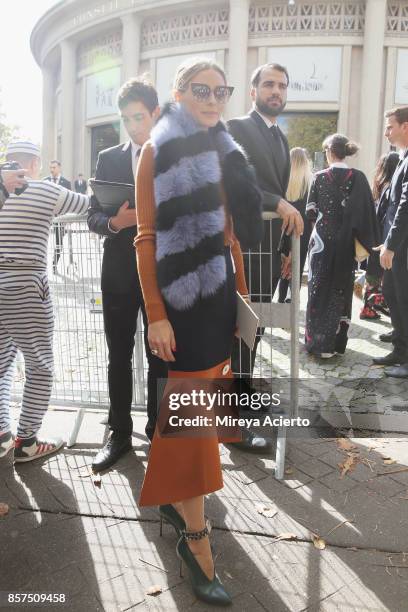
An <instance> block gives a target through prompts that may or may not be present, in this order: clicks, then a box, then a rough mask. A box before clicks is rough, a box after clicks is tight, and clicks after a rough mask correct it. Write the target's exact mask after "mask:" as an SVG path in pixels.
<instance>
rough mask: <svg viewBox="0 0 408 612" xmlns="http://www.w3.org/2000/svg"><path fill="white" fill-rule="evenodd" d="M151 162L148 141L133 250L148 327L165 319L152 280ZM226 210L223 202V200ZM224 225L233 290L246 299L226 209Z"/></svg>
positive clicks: (138, 180)
mask: <svg viewBox="0 0 408 612" xmlns="http://www.w3.org/2000/svg"><path fill="white" fill-rule="evenodd" d="M153 174H154V158H153V147H152V145H151V143H150V141H148V142H147V143H146V144H145V145H144V146H143V149H142V152H141V154H140V159H139V163H138V166H137V174H136V218H137V236H136V238H135V247H136V253H137V266H138V272H139V278H140V284H141V287H142V291H143V299H144V302H145V306H146V314H147V318H148V321H149V323H154V322H155V321H160V320H162V319H167V313H166V307H165V304H164V302H163V298H162V296H161V293H160V289H159V287H158V284H157V277H156V230H155V227H156V224H155V217H156V204H155V201H154V191H153ZM223 200H224V205H225V206H226V198H225V196H224V197H223ZM226 212H227V214H226V218H227V223H226V225H225V239H224V244H225V245H230V247H231V252H232V257H233V259H234V264H235V269H236V275H235V278H236V287H237V291H238V292H239V293H240V294H241V295H247V294H248V289H247V286H246V282H245V272H244V264H243V261H242V253H241V247H240V245H239V242H238V240H237V239H236V237H235V235H234V231H233V227H232V219H231V215H230V214H229V213H228V210H227V206H226Z"/></svg>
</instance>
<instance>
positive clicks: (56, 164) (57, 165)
mask: <svg viewBox="0 0 408 612" xmlns="http://www.w3.org/2000/svg"><path fill="white" fill-rule="evenodd" d="M49 167H50V174H49V176H46V177H45V179H44V180H45V181H50V183H54V184H55V185H60V186H61V187H64V188H65V189H69V190H71V181H69V180H68V179H66V178H65V177H63V176H62V174H61V162H60V161H58V159H53V160H52V161H50V166H49ZM64 235H65V227H64V226H63V225H62V224H61V223H57V224H56V225H55V247H54V258H53V262H52V270H53V272H54V274H56V273H57V268H58V262H59V259H60V257H61V255H62V245H63V242H64Z"/></svg>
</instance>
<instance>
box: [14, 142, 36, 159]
mask: <svg viewBox="0 0 408 612" xmlns="http://www.w3.org/2000/svg"><path fill="white" fill-rule="evenodd" d="M16 153H20V154H21V153H24V154H26V155H35V156H36V157H40V156H41V152H40V147H39V146H38V145H36V144H34V143H33V142H31V141H30V140H14V141H13V142H9V144H8V145H7V149H6V157H8V158H10V157H11V158H12V157H13V155H15V154H16Z"/></svg>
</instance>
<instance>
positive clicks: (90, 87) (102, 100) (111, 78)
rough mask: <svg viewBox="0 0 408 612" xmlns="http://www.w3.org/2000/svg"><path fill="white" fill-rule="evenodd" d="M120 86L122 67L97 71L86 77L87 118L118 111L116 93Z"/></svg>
mask: <svg viewBox="0 0 408 612" xmlns="http://www.w3.org/2000/svg"><path fill="white" fill-rule="evenodd" d="M119 87H120V68H111V69H109V70H103V71H102V72H96V73H95V74H92V75H90V76H89V77H87V79H86V118H87V119H93V118H95V117H102V116H104V115H113V114H116V113H117V108H116V95H117V93H118V90H119Z"/></svg>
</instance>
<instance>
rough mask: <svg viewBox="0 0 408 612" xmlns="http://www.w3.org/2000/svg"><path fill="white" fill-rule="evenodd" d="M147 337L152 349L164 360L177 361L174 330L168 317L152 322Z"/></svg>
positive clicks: (154, 353)
mask: <svg viewBox="0 0 408 612" xmlns="http://www.w3.org/2000/svg"><path fill="white" fill-rule="evenodd" d="M147 337H148V341H149V346H150V350H151V352H152V353H153V355H155V356H156V357H160V359H163V361H176V360H175V357H174V355H173V352H174V351H175V350H176V339H175V337H174V331H173V328H172V326H171V324H170V321H169V320H168V319H162V320H161V321H156V322H155V323H150V325H149V328H148V332H147Z"/></svg>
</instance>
